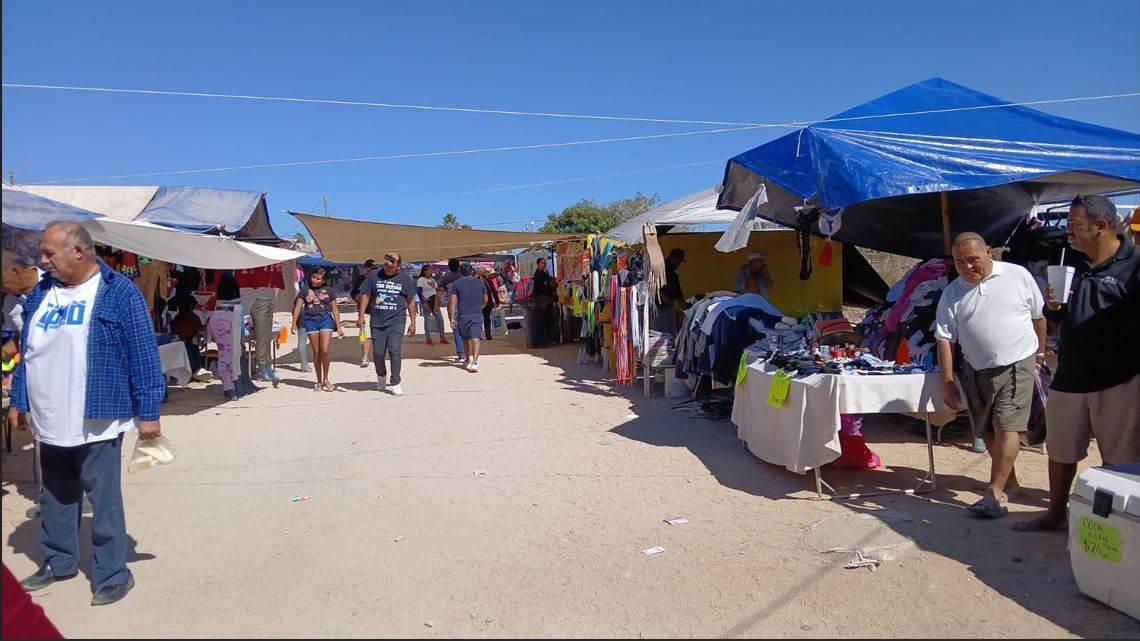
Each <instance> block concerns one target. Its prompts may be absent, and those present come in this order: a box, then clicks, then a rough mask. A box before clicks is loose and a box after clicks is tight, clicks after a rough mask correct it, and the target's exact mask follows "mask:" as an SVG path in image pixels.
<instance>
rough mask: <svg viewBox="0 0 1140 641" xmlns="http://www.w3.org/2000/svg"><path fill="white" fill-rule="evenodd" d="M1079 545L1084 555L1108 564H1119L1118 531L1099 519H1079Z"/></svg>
mask: <svg viewBox="0 0 1140 641" xmlns="http://www.w3.org/2000/svg"><path fill="white" fill-rule="evenodd" d="M1080 528H1081V530H1080V543H1081V549H1082V550H1084V552H1085V554H1087V555H1089V556H1091V557H1093V558H1094V559H1101V560H1103V561H1108V562H1109V563H1120V530H1119V529H1118V528H1116V527H1114V526H1112V525H1109V524H1108V523H1106V522H1105V521H1102V520H1101V519H1094V518H1092V517H1088V516H1082V517H1081V523H1080Z"/></svg>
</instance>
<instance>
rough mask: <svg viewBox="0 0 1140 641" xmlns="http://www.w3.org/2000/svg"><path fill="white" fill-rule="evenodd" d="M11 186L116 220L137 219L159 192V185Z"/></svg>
mask: <svg viewBox="0 0 1140 641" xmlns="http://www.w3.org/2000/svg"><path fill="white" fill-rule="evenodd" d="M12 188H13V189H18V190H20V191H25V192H28V193H29V194H35V195H37V196H40V197H42V198H47V199H50V200H56V201H59V202H61V203H66V204H68V205H71V206H72V207H78V208H80V209H86V210H87V211H89V212H92V213H94V214H98V215H100V216H106V217H108V218H114V219H116V220H134V219H135V218H137V217H138V215H139V214H141V213H142V211H143V210H144V209H146V206H147V205H149V204H150V201H151V199H153V198H154V194H155V192H157V191H158V187H72V186H60V185H15V186H13V187H12Z"/></svg>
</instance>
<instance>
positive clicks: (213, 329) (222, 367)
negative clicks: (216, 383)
mask: <svg viewBox="0 0 1140 641" xmlns="http://www.w3.org/2000/svg"><path fill="white" fill-rule="evenodd" d="M233 323H234V313H233V312H232V311H230V310H228V309H216V310H214V311H213V312H212V313H211V314H210V322H209V323H207V325H206V337H207V338H206V339H207V340H212V341H213V342H215V343H217V344H218V378H220V379H222V390H223V391H226V392H229V391H231V390H233V389H234V341H233V334H234V330H233Z"/></svg>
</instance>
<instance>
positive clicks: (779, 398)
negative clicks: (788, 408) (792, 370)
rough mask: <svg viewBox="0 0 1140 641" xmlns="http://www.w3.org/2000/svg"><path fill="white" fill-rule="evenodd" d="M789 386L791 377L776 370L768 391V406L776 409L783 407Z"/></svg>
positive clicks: (780, 370)
mask: <svg viewBox="0 0 1140 641" xmlns="http://www.w3.org/2000/svg"><path fill="white" fill-rule="evenodd" d="M791 386H792V377H791V375H789V374H788V373H787V372H785V371H784V370H782V369H778V370H776V376H775V377H773V378H772V387H771V388H770V389H769V390H768V404H769V405H771V406H772V407H774V408H776V409H780V408H782V407H784V401H786V400H787V399H788V389H789V388H790V387H791Z"/></svg>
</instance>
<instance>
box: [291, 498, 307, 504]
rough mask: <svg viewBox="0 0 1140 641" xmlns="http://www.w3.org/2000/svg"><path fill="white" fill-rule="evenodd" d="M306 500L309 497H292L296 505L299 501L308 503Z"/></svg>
mask: <svg viewBox="0 0 1140 641" xmlns="http://www.w3.org/2000/svg"><path fill="white" fill-rule="evenodd" d="M308 500H309V497H307V496H294V497H293V502H294V503H298V502H300V501H308Z"/></svg>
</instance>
